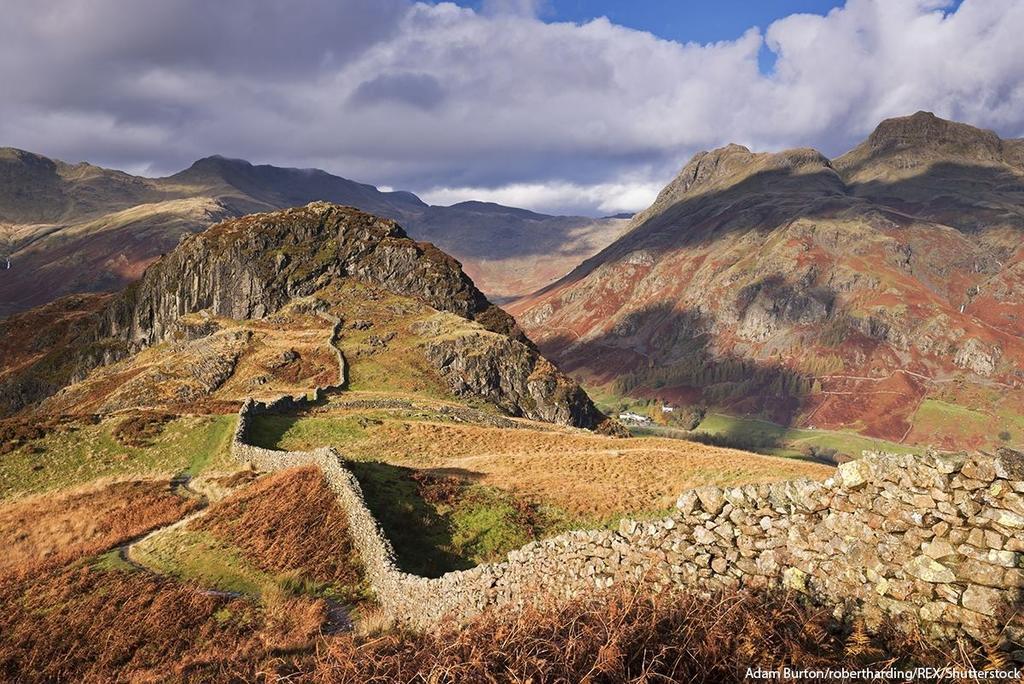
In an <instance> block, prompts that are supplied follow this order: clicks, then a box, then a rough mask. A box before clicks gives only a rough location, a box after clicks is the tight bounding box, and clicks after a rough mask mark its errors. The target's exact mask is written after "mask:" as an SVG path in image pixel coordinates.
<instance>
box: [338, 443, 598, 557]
mask: <svg viewBox="0 0 1024 684" xmlns="http://www.w3.org/2000/svg"><path fill="white" fill-rule="evenodd" d="M349 466H350V467H351V468H352V472H353V473H354V474H355V476H356V478H357V479H358V480H359V484H360V486H361V487H362V489H363V494H364V495H365V497H366V504H367V507H368V508H369V509H370V511H371V512H372V513H373V514H374V517H376V518H377V520H378V521H379V522H380V524H381V527H382V528H383V530H384V533H385V534H386V535H387V537H388V538H389V539H390V540H391V543H392V545H393V546H394V548H395V553H396V555H397V556H398V562H399V565H400V566H401V567H402V568H403V569H404V570H406V571H407V572H412V573H415V574H419V575H425V576H428V577H439V576H440V575H442V574H444V573H445V572H448V571H450V570H461V569H466V568H471V567H473V566H475V565H478V564H480V563H486V562H491V561H495V560H499V559H501V558H503V557H504V556H505V554H507V553H508V552H509V551H512V550H513V549H517V548H519V547H521V546H523V545H525V544H527V543H529V542H530V541H532V540H534V539H538V538H540V537H544V536H550V535H552V534H557V533H558V532H561V531H564V530H566V529H570V528H572V527H575V526H580V525H583V524H584V523H582V522H581V521H579V520H577V519H574V518H572V517H571V516H569V515H568V514H566V513H565V512H563V511H560V510H558V509H555V508H553V507H551V506H543V507H542V506H536V505H530V504H528V503H526V502H524V501H521V500H520V499H517V498H516V497H514V496H512V495H511V494H509V493H508V492H504V491H502V490H499V489H496V488H494V487H487V486H483V485H478V484H469V483H467V482H465V481H464V480H461V479H459V478H454V477H439V476H434V475H430V474H426V473H423V472H420V471H417V470H413V469H411V468H403V467H398V466H393V465H389V464H387V463H382V462H358V461H355V462H351V463H350V464H349Z"/></svg>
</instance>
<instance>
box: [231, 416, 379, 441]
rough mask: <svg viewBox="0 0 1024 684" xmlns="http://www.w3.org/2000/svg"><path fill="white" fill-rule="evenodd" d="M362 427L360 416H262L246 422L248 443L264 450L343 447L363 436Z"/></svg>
mask: <svg viewBox="0 0 1024 684" xmlns="http://www.w3.org/2000/svg"><path fill="white" fill-rule="evenodd" d="M365 424H366V418H364V417H363V414H360V415H359V416H354V415H353V416H345V417H338V418H321V417H318V416H304V417H302V418H297V417H295V416H286V415H263V416H258V417H257V418H256V419H255V420H253V421H252V422H251V423H250V427H249V429H248V430H249V435H248V436H249V440H250V441H251V443H252V444H255V445H257V446H262V447H266V448H275V447H279V445H285V444H303V445H310V447H313V446H315V447H321V446H336V447H339V448H343V447H344V446H345V445H346V444H348V443H349V442H351V441H353V440H359V439H363V438H364V437H365V436H366V429H365V427H364V425H365ZM280 448H288V447H280ZM303 448H305V447H303Z"/></svg>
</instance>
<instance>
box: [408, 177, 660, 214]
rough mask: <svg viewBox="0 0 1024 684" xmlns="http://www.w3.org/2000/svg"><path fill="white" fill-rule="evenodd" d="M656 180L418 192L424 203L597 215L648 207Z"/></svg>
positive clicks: (554, 182)
mask: <svg viewBox="0 0 1024 684" xmlns="http://www.w3.org/2000/svg"><path fill="white" fill-rule="evenodd" d="M661 187H662V183H660V182H646V183H645V182H627V183H596V184H594V185H579V184H576V183H566V182H564V181H553V182H548V183H512V184H510V185H505V186H501V187H497V188H486V187H459V188H447V187H440V188H431V189H430V190H426V191H423V192H421V193H420V197H421V198H422V199H423V201H425V202H427V203H428V204H438V205H449V204H455V203H457V202H465V201H468V200H480V201H482V202H496V203H498V204H504V205H507V206H512V207H522V208H524V209H532V210H533V211H538V212H542V213H554V212H562V213H568V214H571V213H580V214H590V213H595V211H596V213H597V214H599V215H610V214H618V213H622V212H630V213H633V212H637V211H640V210H641V209H644V208H645V207H647V206H649V205H650V204H651V203H652V202H653V201H654V198H655V197H657V196H658V191H659V190H661Z"/></svg>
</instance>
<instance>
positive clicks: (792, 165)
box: [633, 143, 841, 227]
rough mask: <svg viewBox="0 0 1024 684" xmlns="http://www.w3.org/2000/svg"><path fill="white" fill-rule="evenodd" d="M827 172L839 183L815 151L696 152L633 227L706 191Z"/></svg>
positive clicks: (732, 148)
mask: <svg viewBox="0 0 1024 684" xmlns="http://www.w3.org/2000/svg"><path fill="white" fill-rule="evenodd" d="M807 173H827V174H829V175H830V176H834V177H835V182H836V183H841V181H839V179H838V175H836V174H835V169H833V168H832V162H831V161H830V160H829V159H828V157H826V156H825V155H823V154H822V153H821V152H819V151H818V150H815V149H813V148H810V147H799V148H794V149H790V150H783V151H781V152H751V151H750V149H749V148H747V147H745V146H743V145H737V144H736V143H730V144H728V145H725V146H723V147H719V148H716V149H713V150H710V151H705V152H698V153H697V154H695V155H694V156H693V158H691V159H690V161H689V162H687V164H686V165H685V166H684V167H683V169H682V170H681V171H680V172H679V174H678V175H677V176H676V177H675V178H674V179H673V180H672V182H671V183H669V184H668V185H667V186H665V188H664V189H662V191H661V192H660V193H659V194H658V197H657V199H656V200H655V201H654V204H652V205H651V206H650V207H648V208H647V209H645V210H644V211H642V212H640V213H638V214H636V216H634V218H633V226H634V227H635V226H639V225H641V224H642V223H644V222H646V221H647V220H648V219H650V218H652V217H654V216H657V215H659V214H661V213H663V212H664V211H666V210H667V209H668V208H670V207H672V206H673V205H675V204H677V203H679V202H681V201H682V200H684V199H690V198H694V197H697V196H700V195H703V194H705V193H708V192H717V191H722V190H725V189H728V188H731V187H734V186H736V185H738V184H739V183H742V182H744V181H747V180H750V179H752V178H754V177H755V176H763V177H765V178H768V177H769V174H773V175H772V176H771V177H772V178H776V177H777V178H784V177H785V176H788V175H797V174H807Z"/></svg>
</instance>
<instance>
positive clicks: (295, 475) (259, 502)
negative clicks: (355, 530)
mask: <svg viewBox="0 0 1024 684" xmlns="http://www.w3.org/2000/svg"><path fill="white" fill-rule="evenodd" d="M190 529H196V530H201V531H204V532H207V533H209V534H211V535H212V536H214V537H216V538H218V539H220V540H222V541H224V542H226V543H229V544H230V545H231V546H233V547H236V548H238V549H239V550H241V551H242V552H243V553H244V554H245V556H246V558H247V559H248V560H249V561H251V562H252V563H253V564H254V565H256V566H257V567H258V568H260V569H261V570H264V571H266V572H271V573H282V572H290V573H295V574H296V575H298V576H300V577H301V578H303V579H309V580H314V581H316V582H320V583H326V584H331V585H333V586H335V587H348V588H353V590H354V588H356V587H358V586H359V585H360V583H361V582H362V578H363V574H362V573H363V571H362V565H361V563H360V561H359V557H358V553H357V552H356V550H355V549H354V547H353V545H352V538H351V536H349V533H348V518H347V516H346V515H345V512H344V511H343V510H342V509H341V507H340V506H339V505H338V502H337V498H336V497H335V495H334V493H333V492H332V491H331V490H330V489H329V488H328V487H327V483H326V482H325V481H324V478H323V475H322V474H321V473H320V470H319V469H317V468H314V467H312V466H309V467H304V468H294V469H291V470H285V471H282V472H279V473H275V474H273V475H270V476H268V477H265V478H263V479H261V480H258V481H256V482H254V483H253V484H251V485H249V486H247V487H245V488H243V489H242V490H241V491H239V492H237V493H236V494H234V495H232V496H230V497H228V498H227V499H225V500H223V501H221V502H218V503H216V504H214V505H212V506H211V507H210V510H209V511H208V512H207V513H206V514H205V515H204V516H202V517H200V518H197V519H196V520H195V521H193V522H192V523H191V524H190ZM347 598H350V599H352V600H354V599H355V597H354V596H353V597H347Z"/></svg>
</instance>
